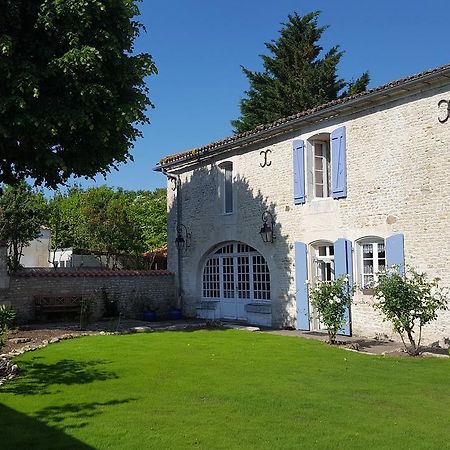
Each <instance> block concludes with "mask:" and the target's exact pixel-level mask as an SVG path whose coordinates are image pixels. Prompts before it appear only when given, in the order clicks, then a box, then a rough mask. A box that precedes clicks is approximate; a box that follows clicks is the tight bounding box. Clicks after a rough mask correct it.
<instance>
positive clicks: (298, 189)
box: [293, 139, 306, 205]
mask: <svg viewBox="0 0 450 450" xmlns="http://www.w3.org/2000/svg"><path fill="white" fill-rule="evenodd" d="M293 151H294V203H295V204H296V205H299V204H303V203H305V198H306V196H305V143H304V141H302V140H301V139H296V140H295V141H294V142H293Z"/></svg>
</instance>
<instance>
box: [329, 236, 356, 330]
mask: <svg viewBox="0 0 450 450" xmlns="http://www.w3.org/2000/svg"><path fill="white" fill-rule="evenodd" d="M343 275H344V276H345V275H348V282H349V285H350V286H351V285H352V284H353V255H352V243H351V241H349V240H348V239H338V240H337V241H336V242H335V243H334V276H335V278H336V279H337V278H339V277H342V276H343ZM344 319H345V324H344V325H343V326H342V328H341V329H340V330H339V334H344V335H345V336H351V334H352V330H351V314H350V308H347V311H346V312H345V315H344Z"/></svg>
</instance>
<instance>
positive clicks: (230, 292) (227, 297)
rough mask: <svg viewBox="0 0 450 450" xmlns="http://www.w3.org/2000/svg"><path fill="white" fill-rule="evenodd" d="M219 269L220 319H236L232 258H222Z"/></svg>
mask: <svg viewBox="0 0 450 450" xmlns="http://www.w3.org/2000/svg"><path fill="white" fill-rule="evenodd" d="M220 269H221V277H222V282H221V297H220V309H221V317H223V318H224V319H237V318H238V313H237V298H236V276H235V271H234V257H233V256H222V257H221V258H220Z"/></svg>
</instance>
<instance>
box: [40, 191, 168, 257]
mask: <svg viewBox="0 0 450 450" xmlns="http://www.w3.org/2000/svg"><path fill="white" fill-rule="evenodd" d="M166 209H167V207H166V190H165V189H156V190H155V191H153V192H149V191H125V190H123V189H117V190H115V189H113V188H111V187H108V186H100V187H95V188H89V189H86V190H83V189H81V188H79V187H74V188H71V189H69V190H68V192H67V193H65V194H61V193H57V194H56V195H55V196H54V197H53V199H51V200H50V201H49V210H50V212H51V213H50V214H49V218H48V222H49V226H50V227H51V230H52V241H53V243H52V245H53V247H54V248H67V247H77V248H81V249H87V250H91V251H94V252H102V253H106V254H107V255H109V256H111V257H114V256H115V255H120V254H128V255H132V254H134V255H140V254H142V253H143V252H145V251H147V250H149V249H151V248H155V247H160V246H162V245H164V244H165V243H166V242H167V212H166ZM113 262H114V261H113Z"/></svg>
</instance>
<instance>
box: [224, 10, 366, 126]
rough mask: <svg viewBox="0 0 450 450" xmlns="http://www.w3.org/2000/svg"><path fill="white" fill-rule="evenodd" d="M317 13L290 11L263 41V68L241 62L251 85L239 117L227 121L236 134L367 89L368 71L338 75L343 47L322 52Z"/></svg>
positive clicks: (320, 28) (322, 28) (322, 29)
mask: <svg viewBox="0 0 450 450" xmlns="http://www.w3.org/2000/svg"><path fill="white" fill-rule="evenodd" d="M319 14H320V12H319V11H315V12H311V13H309V14H306V15H305V16H299V15H298V14H297V13H294V15H289V16H288V22H287V23H283V24H282V25H283V28H282V29H281V31H280V37H279V38H278V40H276V41H271V42H269V43H265V46H266V47H267V49H268V50H269V52H270V55H261V58H262V60H263V65H264V71H262V72H252V71H251V70H249V69H246V68H245V67H242V70H243V72H244V74H245V75H246V77H247V78H248V80H249V83H250V88H249V90H248V91H246V92H245V94H246V95H247V97H246V98H243V99H242V100H241V103H240V107H241V117H240V118H239V119H237V120H233V121H231V124H232V125H233V127H234V131H235V132H236V133H241V132H244V131H248V130H251V129H253V128H255V127H256V126H257V125H259V124H263V123H268V122H272V121H274V120H277V119H279V118H281V117H286V116H289V115H291V114H295V113H297V112H300V111H304V110H307V109H309V108H313V107H315V106H318V105H321V104H323V103H326V102H329V101H331V100H335V99H337V98H340V97H344V96H347V95H354V94H357V93H358V92H362V91H364V90H366V88H367V84H368V82H369V75H368V73H367V72H366V73H364V74H363V75H362V76H361V77H360V78H358V79H357V80H355V81H351V82H346V81H345V80H343V79H342V78H338V76H337V73H336V72H337V65H338V64H339V61H340V60H341V58H342V56H343V54H344V52H342V51H340V49H339V46H337V45H336V46H334V47H332V48H331V49H330V50H328V51H327V52H326V53H323V48H322V47H321V46H320V45H319V43H318V42H319V40H320V38H321V36H322V34H323V32H324V31H325V30H326V29H327V28H328V27H327V26H322V27H321V26H319V25H318V17H319Z"/></svg>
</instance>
